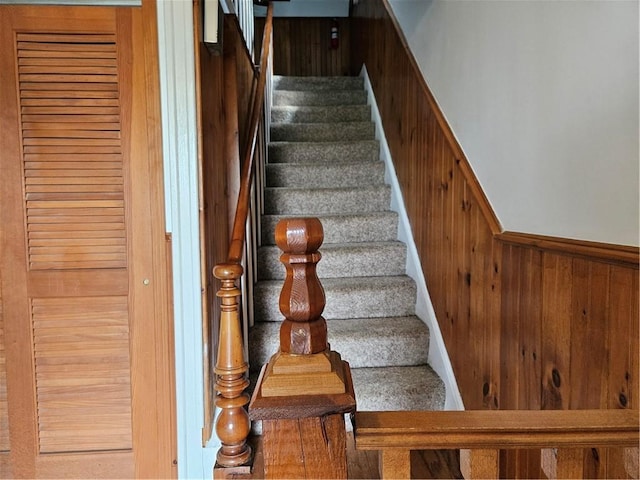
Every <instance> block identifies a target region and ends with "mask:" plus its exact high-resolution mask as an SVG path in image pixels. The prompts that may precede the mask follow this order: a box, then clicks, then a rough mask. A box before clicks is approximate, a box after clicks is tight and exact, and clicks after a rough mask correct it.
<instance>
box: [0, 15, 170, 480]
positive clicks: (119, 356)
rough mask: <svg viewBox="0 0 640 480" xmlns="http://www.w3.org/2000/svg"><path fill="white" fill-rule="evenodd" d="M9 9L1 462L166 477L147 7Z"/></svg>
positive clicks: (4, 66)
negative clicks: (146, 43)
mask: <svg viewBox="0 0 640 480" xmlns="http://www.w3.org/2000/svg"><path fill="white" fill-rule="evenodd" d="M1 8H2V10H1V12H2V22H3V23H2V33H1V35H2V39H1V41H2V43H1V45H0V52H1V53H0V55H1V56H2V61H1V64H0V80H1V82H0V84H1V85H2V93H0V96H1V99H0V112H2V132H1V133H2V140H0V142H2V143H1V147H2V149H1V151H0V155H1V156H0V166H1V172H2V176H1V182H2V190H1V191H0V195H1V199H2V204H1V212H0V220H1V226H2V252H1V253H0V255H1V259H2V263H1V265H2V299H3V300H4V309H3V313H4V315H3V317H0V318H2V319H4V323H0V382H2V383H0V426H2V427H3V431H2V432H0V451H1V450H3V449H4V450H8V451H9V454H8V455H7V454H4V457H5V459H4V461H3V463H2V465H4V466H3V469H4V475H5V476H8V475H9V474H10V475H14V476H21V477H55V476H63V477H66V478H70V477H81V478H86V477H108V478H112V477H127V478H131V477H134V476H156V477H157V476H163V477H167V476H171V475H172V460H173V454H172V449H171V444H172V439H171V433H172V429H171V422H170V418H171V410H170V406H171V390H170V388H169V387H170V382H171V375H170V368H171V363H170V360H171V355H170V345H169V342H168V341H167V340H168V338H170V337H169V323H168V322H167V320H166V319H167V318H168V315H167V313H166V311H167V306H168V302H167V299H166V282H167V278H168V274H167V268H166V263H165V262H166V257H164V255H163V254H164V252H165V250H164V245H163V244H160V245H159V246H157V245H158V244H159V242H164V236H161V233H162V228H163V223H164V219H163V217H162V210H161V207H162V205H161V200H162V199H161V197H160V198H158V197H155V198H154V197H153V193H152V192H154V191H155V190H154V188H155V189H156V190H160V191H161V188H160V187H161V184H160V183H159V182H160V181H161V177H160V176H159V175H158V174H157V170H158V169H157V164H156V174H155V175H154V173H153V170H150V167H151V165H152V164H153V162H157V161H158V159H159V158H160V156H159V154H158V155H156V156H155V157H154V156H153V151H154V148H156V147H157V146H156V145H152V144H151V143H152V142H153V141H155V140H156V137H154V136H153V135H151V136H150V134H149V132H150V131H152V130H151V127H150V126H149V124H148V120H147V117H148V115H150V114H153V112H154V110H153V108H152V107H153V105H152V104H151V105H150V104H149V103H148V92H147V91H146V90H147V89H148V88H150V87H151V86H152V83H148V82H150V80H149V78H150V77H149V76H148V75H149V72H148V71H147V70H146V68H147V67H148V64H145V62H147V63H148V61H146V60H145V57H144V56H143V53H144V52H145V46H144V45H143V44H141V43H143V42H144V41H145V37H144V35H142V33H141V32H143V31H144V28H145V25H144V23H143V20H142V18H143V15H142V12H141V9H140V8H119V9H117V8H102V7H100V8H98V7H42V6H40V7H1ZM151 13H153V12H151ZM147 26H148V25H147ZM137 32H140V33H137ZM146 40H148V39H146ZM151 78H152V77H151ZM156 78H157V77H156ZM156 92H157V89H156ZM150 152H151V153H150ZM156 153H158V152H157V151H156ZM158 200H160V202H159V201H158ZM154 245H155V247H154ZM158 302H159V303H158ZM3 324H4V329H2V326H3ZM2 333H4V335H2ZM3 337H4V348H3V347H2V345H3V344H2V340H3ZM5 352H6V362H5V361H4V356H5ZM158 357H160V358H158ZM5 364H6V384H7V386H8V389H7V392H8V416H7V415H5V412H6V409H5V408H4V405H5V403H3V399H4V397H3V394H4V392H5V388H4V387H5V386H4V383H5V381H4V376H3V367H4V366H5ZM158 397H160V399H158ZM3 415H4V418H3ZM7 418H8V424H9V431H10V435H9V436H7V435H6V428H4V427H5V424H6V423H7ZM3 422H4V423H3ZM9 442H10V444H9ZM9 469H10V470H11V471H10V470H9Z"/></svg>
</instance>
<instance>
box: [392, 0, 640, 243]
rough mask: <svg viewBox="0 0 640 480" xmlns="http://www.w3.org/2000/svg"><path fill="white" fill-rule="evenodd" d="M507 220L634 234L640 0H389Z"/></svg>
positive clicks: (539, 229)
mask: <svg viewBox="0 0 640 480" xmlns="http://www.w3.org/2000/svg"><path fill="white" fill-rule="evenodd" d="M390 2H391V5H392V8H393V11H394V13H395V15H396V17H397V19H398V22H399V23H400V25H401V26H402V28H403V30H404V34H405V36H406V38H407V41H408V43H409V46H410V48H411V49H412V51H413V54H414V56H415V57H416V60H417V62H418V64H419V66H420V68H421V70H422V72H423V74H424V76H425V78H426V80H427V82H428V84H429V86H430V88H431V89H432V91H433V93H434V95H435V97H436V99H437V101H438V103H439V104H440V106H441V108H442V110H443V112H444V114H445V116H446V117H447V120H448V121H449V123H450V125H451V127H452V128H453V131H454V133H455V135H456V137H457V138H458V140H459V142H460V144H461V146H462V148H463V150H464V151H465V154H466V155H467V158H468V159H469V161H470V163H471V165H472V167H473V169H474V171H475V173H476V175H477V176H478V178H479V180H480V183H481V184H482V187H483V189H484V190H485V192H486V194H487V196H488V198H489V201H490V202H491V204H492V206H493V208H494V210H495V212H496V214H497V215H498V218H499V219H500V221H501V223H502V225H503V227H504V229H505V230H510V231H518V232H526V233H536V234H544V235H552V236H559V237H566V238H575V239H582V240H591V241H600V242H608V243H616V244H623V245H638V229H639V225H638V217H639V212H638V203H639V201H638V200H639V197H638V176H639V169H638V163H639V158H638V157H639V152H638V145H639V134H638V129H639V125H638V88H639V78H638V55H639V54H638V38H639V37H638V30H639V26H638V1H637V0H617V1H613V0H592V1H540V0H521V1H494V0H456V1H453V0H390Z"/></svg>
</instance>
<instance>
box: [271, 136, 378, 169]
mask: <svg viewBox="0 0 640 480" xmlns="http://www.w3.org/2000/svg"><path fill="white" fill-rule="evenodd" d="M379 160H380V144H379V143H378V141H377V140H358V141H351V142H346V141H342V142H271V143H270V144H269V163H314V162H322V163H325V162H335V163H349V162H366V161H369V162H377V161H379Z"/></svg>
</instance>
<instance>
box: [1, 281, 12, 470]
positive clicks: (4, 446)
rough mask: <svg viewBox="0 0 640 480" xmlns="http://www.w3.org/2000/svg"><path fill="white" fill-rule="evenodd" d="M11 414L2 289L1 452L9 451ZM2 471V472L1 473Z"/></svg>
mask: <svg viewBox="0 0 640 480" xmlns="http://www.w3.org/2000/svg"><path fill="white" fill-rule="evenodd" d="M9 447H10V443H9V412H8V405H7V370H6V356H5V352H4V316H3V315H2V289H1V288H0V452H6V451H8V450H9ZM1 471H2V470H0V472H1Z"/></svg>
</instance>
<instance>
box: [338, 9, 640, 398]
mask: <svg viewBox="0 0 640 480" xmlns="http://www.w3.org/2000/svg"><path fill="white" fill-rule="evenodd" d="M396 28H397V24H396V21H395V19H394V18H393V17H392V16H391V15H390V14H389V13H388V10H387V6H386V0H361V1H360V3H359V4H358V5H357V6H356V7H355V10H354V18H353V19H352V25H351V33H352V47H353V48H352V52H351V58H352V73H354V74H356V73H357V72H359V71H360V68H361V66H362V65H363V64H366V66H367V69H368V73H369V76H370V77H371V81H372V84H373V88H374V92H375V95H376V98H377V101H378V107H379V109H380V112H381V116H382V119H383V124H384V128H385V132H386V135H387V141H388V143H389V146H390V149H391V153H392V156H393V161H394V165H395V168H396V171H397V174H398V180H399V182H400V185H401V188H402V192H403V195H404V200H405V204H406V207H407V211H408V214H409V218H410V221H411V226H412V228H413V233H414V237H415V241H416V245H417V248H418V251H419V253H420V257H421V262H422V268H423V271H424V274H425V277H426V279H427V283H428V289H429V292H430V294H431V298H432V301H433V304H434V308H435V311H436V314H437V317H438V321H439V323H440V328H441V330H442V333H443V336H444V339H445V342H446V345H447V349H448V351H449V354H450V356H451V360H452V363H453V366H454V371H455V374H456V378H457V381H458V384H459V387H460V390H461V393H462V396H463V399H464V403H465V407H466V408H467V409H481V408H491V409H495V408H500V409H541V408H545V409H550V408H571V409H582V408H638V399H637V393H638V392H637V390H638V249H637V248H623V247H616V246H612V245H599V244H593V243H587V242H575V241H565V240H563V239H549V238H543V237H536V236H525V235H511V234H506V233H502V232H501V227H500V225H499V223H498V221H497V219H496V217H495V215H494V214H493V212H492V210H491V208H490V206H489V204H488V202H487V200H486V198H485V196H484V195H483V193H482V191H481V189H480V187H479V184H478V182H477V180H476V178H475V177H474V175H473V172H472V170H471V168H470V167H469V164H468V162H467V159H466V158H465V157H464V154H463V153H462V150H461V148H460V146H459V145H458V144H457V142H456V140H455V138H454V137H453V135H452V133H451V131H450V129H449V127H448V126H447V124H446V122H445V121H444V118H443V116H442V114H441V112H440V111H439V110H438V108H437V106H436V104H435V102H434V100H433V97H432V95H431V93H430V91H429V89H428V87H427V85H426V84H425V83H424V79H423V77H422V76H421V74H420V71H419V70H418V68H417V65H416V63H415V60H414V59H413V57H412V55H411V54H410V53H409V51H408V49H407V48H406V41H405V40H404V38H403V37H402V36H401V35H399V34H398V33H397V29H396Z"/></svg>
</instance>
